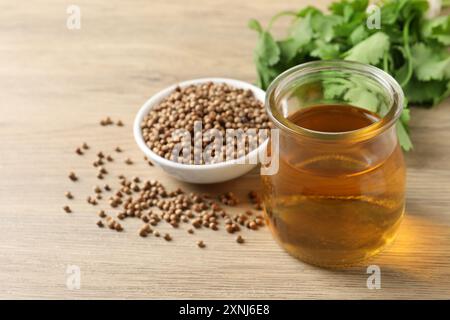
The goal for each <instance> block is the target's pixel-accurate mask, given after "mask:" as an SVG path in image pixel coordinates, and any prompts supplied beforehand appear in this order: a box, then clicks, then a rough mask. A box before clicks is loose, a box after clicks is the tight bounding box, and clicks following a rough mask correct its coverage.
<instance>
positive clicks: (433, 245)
mask: <svg viewBox="0 0 450 320" xmlns="http://www.w3.org/2000/svg"><path fill="white" fill-rule="evenodd" d="M75 2H76V4H77V5H79V6H80V8H81V29H80V30H68V29H67V28H66V18H67V17H68V14H67V13H66V8H67V5H68V4H69V2H67V3H65V2H64V1H63V2H62V3H61V1H56V0H43V1H39V2H29V3H27V4H26V5H19V4H17V3H12V2H11V3H10V2H6V1H2V3H1V4H0V10H1V12H2V18H1V19H0V44H1V45H0V59H1V61H2V64H1V68H0V70H1V72H0V87H1V90H2V92H1V97H0V108H1V109H0V114H1V116H0V139H1V143H0V173H1V174H0V228H1V230H0V297H1V298H276V299H285V298H289V299H299V298H308V299H310V298H343V299H357V298H369V299H371V298H388V299H392V298H447V299H448V298H450V231H449V230H450V228H449V227H450V196H449V195H450V161H449V157H450V126H449V123H450V105H449V101H447V102H445V103H442V104H441V105H440V106H437V107H436V108H434V109H432V110H423V109H414V110H413V117H412V119H413V120H412V138H413V141H414V143H415V146H416V147H415V150H414V151H413V152H411V153H409V154H407V163H408V194H407V198H408V199H407V215H406V218H405V220H404V223H403V225H402V227H401V232H400V234H399V237H398V239H397V240H396V242H395V243H394V244H393V245H392V246H391V247H390V248H389V249H387V250H386V251H385V252H384V253H382V254H381V255H379V256H378V257H376V258H374V259H372V260H371V261H368V262H367V263H365V264H364V265H360V266H356V267H353V268H349V269H346V270H341V271H332V270H325V269H320V268H316V267H313V266H310V265H307V264H304V263H302V262H299V261H297V260H296V259H294V258H292V257H291V256H289V255H288V254H287V253H286V252H284V251H283V250H282V249H281V248H280V247H279V246H278V245H277V244H276V243H275V242H274V241H273V240H272V237H271V235H270V234H269V232H268V230H261V231H258V232H249V231H244V236H245V237H246V239H247V242H246V243H245V244H244V245H238V244H237V243H236V242H235V241H234V237H233V236H230V235H228V234H226V233H225V232H212V231H210V230H204V231H200V232H198V233H197V234H196V235H194V236H192V235H188V234H187V233H186V228H185V227H184V228H182V229H181V230H176V231H171V232H172V234H173V237H174V240H173V241H172V242H171V243H168V242H165V241H164V240H162V239H156V238H153V237H149V238H146V239H143V238H140V237H139V236H138V235H137V232H136V230H137V228H138V226H139V224H138V222H137V221H126V222H125V223H124V227H125V231H124V232H122V233H117V232H112V231H110V230H107V229H104V230H102V229H99V228H98V227H97V226H96V225H95V222H96V221H97V217H96V214H95V213H96V211H97V210H98V209H99V207H98V208H93V207H92V206H90V205H88V204H87V203H86V201H85V197H86V196H87V195H88V194H91V193H92V186H93V185H95V184H97V183H98V182H97V180H96V178H95V177H94V173H95V171H94V168H92V166H91V165H90V163H91V162H92V161H93V159H94V152H95V151H98V150H103V151H104V152H112V149H113V148H114V147H115V146H116V145H120V146H121V147H122V148H123V149H124V151H125V152H124V154H123V155H117V156H116V158H117V159H116V162H115V163H114V164H112V165H110V166H109V168H111V174H110V175H109V176H108V178H107V179H106V180H105V181H106V182H111V183H113V180H115V178H113V177H115V175H117V174H118V173H119V172H124V171H125V170H127V171H126V173H127V174H128V175H130V176H132V175H140V176H142V177H146V178H155V179H159V180H161V181H162V182H163V183H164V184H165V185H166V186H167V187H168V188H169V189H173V188H175V187H177V186H182V187H183V188H185V189H186V190H197V191H206V190H207V191H212V192H217V193H218V192H223V191H227V190H234V191H236V192H237V194H238V195H240V196H241V197H242V198H244V197H245V196H244V195H245V192H246V191H247V190H249V189H255V188H257V187H258V181H259V180H258V173H257V172H256V171H255V172H252V173H250V174H248V175H246V176H245V177H243V178H240V179H238V180H234V181H231V182H228V183H224V184H220V185H213V186H207V187H199V186H191V185H187V184H182V183H180V182H177V181H175V180H173V179H171V178H170V177H168V176H167V175H165V174H164V173H163V172H162V171H161V170H159V169H158V168H151V167H149V166H147V165H146V164H145V163H144V162H143V159H142V157H143V155H142V153H141V152H140V151H139V150H138V148H137V146H136V145H135V143H134V140H133V136H132V131H131V125H132V121H133V118H134V116H135V113H136V111H137V110H138V108H139V107H140V106H141V105H142V104H143V102H144V101H145V100H146V99H147V98H148V97H149V96H151V95H152V94H154V93H155V92H157V91H158V90H160V89H162V88H164V87H165V86H167V85H169V84H172V83H174V82H177V81H181V80H186V79H192V78H198V77H203V76H223V77H231V78H237V79H242V80H246V81H254V79H255V71H254V67H253V64H252V49H253V47H254V45H255V41H256V35H255V34H254V33H253V32H252V31H250V30H248V29H247V27H246V23H247V20H248V19H249V18H251V17H256V18H258V19H261V20H262V21H265V22H267V21H268V19H269V18H270V16H271V15H272V14H273V13H274V12H277V11H279V10H283V9H289V8H294V9H295V8H299V7H301V6H303V5H306V4H313V3H317V2H319V5H320V7H322V8H325V7H326V5H325V3H326V2H328V1H312V0H311V1H300V2H299V1H294V0H292V1H290V0H284V1H272V0H259V1H256V0H255V1H238V0H215V1H209V0H197V1H186V0H177V1H163V0H152V1H144V0H135V1H118V0H108V1H95V2H94V1H87V0H78V1H75ZM108 115H109V116H111V117H112V118H113V119H115V120H117V119H122V120H123V121H124V122H125V127H123V128H119V127H106V128H105V127H100V126H99V125H98V122H99V120H100V119H102V118H104V117H105V116H108ZM83 141H87V142H88V143H89V144H90V145H91V146H92V149H91V150H90V152H88V153H87V154H86V155H85V156H83V157H79V156H76V155H75V154H74V148H75V147H76V146H78V145H80V144H81V143H82V142H83ZM126 155H128V156H130V157H131V158H133V159H135V161H136V164H135V165H133V166H128V167H126V165H125V164H123V159H122V157H125V156H126ZM70 170H73V171H75V172H77V173H78V174H79V176H80V181H79V182H78V183H75V184H74V183H71V182H70V181H69V180H68V179H67V174H68V172H69V171H70ZM69 189H70V190H71V191H72V192H73V193H74V195H75V197H76V198H75V199H74V200H73V202H71V206H72V207H73V210H74V212H73V213H72V214H70V215H68V214H65V213H64V212H63V211H62V206H63V205H65V204H66V203H68V201H67V200H66V199H65V198H64V192H65V191H66V190H69ZM102 206H103V207H106V205H104V204H102ZM102 206H100V207H102ZM237 210H242V209H236V210H235V211H236V212H238V211H237ZM232 212H233V210H232ZM198 239H203V240H204V241H205V243H206V244H207V247H206V248H205V249H203V250H201V249H199V248H197V246H196V244H195V242H196V240H198ZM370 264H376V265H378V266H380V268H381V289H380V290H369V289H368V288H367V286H366V280H367V277H368V274H366V268H367V266H368V265H370ZM72 265H75V266H78V267H79V268H80V272H81V288H80V289H79V290H76V289H75V290H70V289H69V288H68V287H67V286H66V282H67V279H68V276H69V275H67V274H66V271H67V268H68V266H72ZM69 287H70V286H69Z"/></svg>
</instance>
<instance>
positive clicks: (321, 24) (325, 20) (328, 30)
mask: <svg viewBox="0 0 450 320" xmlns="http://www.w3.org/2000/svg"><path fill="white" fill-rule="evenodd" d="M343 22H344V20H343V18H342V17H341V16H336V15H327V16H326V15H324V14H322V13H321V12H318V13H317V12H316V13H315V14H313V15H312V17H311V26H312V29H313V31H314V34H315V35H316V37H317V38H319V39H322V40H323V41H324V42H330V41H331V40H332V39H333V37H334V35H335V32H334V27H335V26H337V25H339V24H341V23H343Z"/></svg>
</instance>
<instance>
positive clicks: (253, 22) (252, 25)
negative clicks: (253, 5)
mask: <svg viewBox="0 0 450 320" xmlns="http://www.w3.org/2000/svg"><path fill="white" fill-rule="evenodd" d="M248 27H249V28H250V29H252V30H255V31H256V32H258V33H262V32H263V28H262V27H261V24H260V23H259V21H258V20H256V19H250V21H249V22H248Z"/></svg>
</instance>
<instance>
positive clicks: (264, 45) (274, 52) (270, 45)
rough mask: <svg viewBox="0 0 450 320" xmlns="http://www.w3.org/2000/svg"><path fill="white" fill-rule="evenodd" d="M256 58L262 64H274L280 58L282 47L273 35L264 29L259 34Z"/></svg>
mask: <svg viewBox="0 0 450 320" xmlns="http://www.w3.org/2000/svg"><path fill="white" fill-rule="evenodd" d="M255 59H257V60H258V61H259V62H260V63H261V64H263V65H268V66H273V65H274V64H276V63H277V62H278V61H279V60H280V48H278V45H277V43H276V42H275V40H274V39H273V37H272V35H271V34H270V33H269V32H267V31H263V32H261V33H260V35H259V40H258V43H257V45H256V49H255Z"/></svg>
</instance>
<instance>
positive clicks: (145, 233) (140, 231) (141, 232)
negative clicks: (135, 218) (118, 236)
mask: <svg viewBox="0 0 450 320" xmlns="http://www.w3.org/2000/svg"><path fill="white" fill-rule="evenodd" d="M138 234H139V236H141V237H142V238H145V237H146V236H147V235H148V232H147V231H145V230H144V229H143V228H141V229H139V232H138Z"/></svg>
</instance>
